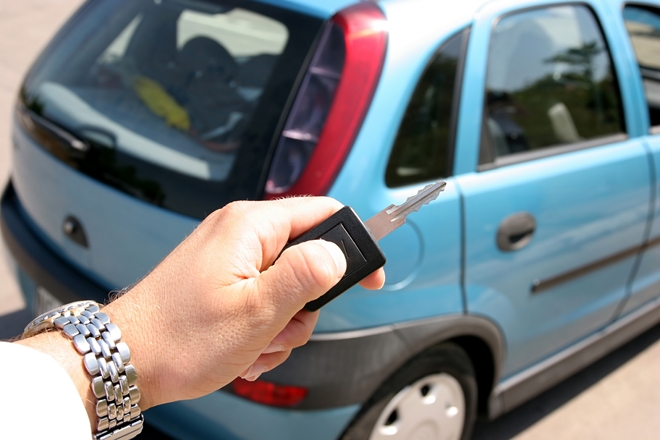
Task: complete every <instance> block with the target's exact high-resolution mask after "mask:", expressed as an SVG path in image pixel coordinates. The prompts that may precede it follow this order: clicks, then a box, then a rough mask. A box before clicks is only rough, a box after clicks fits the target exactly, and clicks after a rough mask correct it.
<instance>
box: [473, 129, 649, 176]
mask: <svg viewBox="0 0 660 440" xmlns="http://www.w3.org/2000/svg"><path fill="white" fill-rule="evenodd" d="M659 128H660V127H659ZM629 138H630V136H628V135H627V134H625V133H619V134H613V135H608V136H602V137H598V138H594V139H589V140H587V141H583V142H576V143H573V144H566V145H556V146H549V147H544V148H541V149H538V150H533V151H525V152H524V153H516V154H510V155H507V156H502V157H498V158H497V159H495V161H493V162H491V163H484V164H481V165H478V166H477V171H479V172H482V171H488V170H492V169H496V168H502V167H505V166H508V165H514V164H518V163H523V162H528V161H532V160H536V159H543V158H546V157H551V156H556V155H559V154H565V153H571V152H573V151H579V150H586V149H588V148H594V147H600V146H603V145H608V144H614V143H617V142H623V141H626V140H628V139H629Z"/></svg>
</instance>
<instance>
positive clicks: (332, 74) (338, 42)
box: [265, 2, 387, 199]
mask: <svg viewBox="0 0 660 440" xmlns="http://www.w3.org/2000/svg"><path fill="white" fill-rule="evenodd" d="M342 36H343V41H342ZM342 45H343V47H341V46H342ZM386 46H387V31H386V30H385V16H384V15H383V13H382V11H381V10H380V9H379V8H378V6H377V5H376V4H374V3H367V2H364V3H359V4H357V5H354V6H351V7H349V8H347V9H344V10H342V11H340V12H338V13H337V14H335V16H334V17H333V18H332V20H331V24H330V26H329V27H328V29H326V32H325V34H324V35H323V37H322V39H321V41H320V44H319V48H318V50H317V53H316V54H315V56H314V59H313V60H312V62H311V64H310V67H309V70H308V72H307V74H306V76H305V78H304V80H303V82H302V84H301V87H300V90H299V92H298V96H297V97H296V100H295V102H294V104H293V106H292V108H291V113H290V114H289V117H288V119H287V122H286V124H285V127H284V130H283V133H282V137H281V139H280V141H279V143H278V146H277V149H276V151H275V155H274V157H273V162H272V164H271V169H270V172H269V175H268V180H267V183H266V192H265V197H266V198H268V199H272V198H275V197H280V196H286V195H297V194H312V195H323V194H325V193H327V192H328V190H329V189H330V186H331V185H332V183H333V181H334V179H335V178H336V177H337V174H338V173H339V169H340V168H341V166H342V165H343V163H344V161H345V160H346V156H347V155H348V152H349V151H350V148H351V146H352V145H353V141H354V140H355V136H356V135H357V132H358V130H359V129H360V125H361V124H362V121H363V119H364V116H365V114H366V112H367V109H368V107H369V103H370V102H371V98H372V97H373V94H374V92H375V89H376V85H377V83H378V79H379V78H380V73H381V70H382V67H383V61H384V59H385V49H386ZM333 95H334V97H333Z"/></svg>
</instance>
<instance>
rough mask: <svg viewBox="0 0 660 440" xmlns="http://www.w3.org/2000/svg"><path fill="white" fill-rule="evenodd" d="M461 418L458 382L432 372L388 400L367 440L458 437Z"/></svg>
mask: <svg viewBox="0 0 660 440" xmlns="http://www.w3.org/2000/svg"><path fill="white" fill-rule="evenodd" d="M464 420H465V397H464V395H463V389H462V388H461V384H460V383H459V382H458V380H456V378H454V377H453V376H451V375H449V374H447V373H440V374H433V375H429V376H426V377H423V378H422V379H419V380H418V381H416V382H414V383H412V384H410V385H408V386H406V387H405V388H403V389H402V390H401V391H399V393H397V395H396V396H394V398H393V399H392V400H390V401H389V402H388V404H387V405H386V406H385V409H384V410H383V411H382V412H381V414H380V416H379V417H378V421H377V422H376V425H375V426H374V428H373V431H372V432H371V436H370V437H369V440H459V439H460V438H461V435H462V433H463V422H464Z"/></svg>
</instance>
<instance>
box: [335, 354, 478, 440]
mask: <svg viewBox="0 0 660 440" xmlns="http://www.w3.org/2000/svg"><path fill="white" fill-rule="evenodd" d="M445 375H448V376H449V377H447V376H445ZM451 378H453V379H451ZM421 379H424V381H426V380H429V381H433V380H435V381H436V382H437V380H438V379H440V380H441V382H443V383H447V384H448V385H451V387H453V389H454V390H456V389H457V388H458V387H455V383H456V382H458V384H459V385H460V390H461V391H462V394H463V399H464V400H463V402H464V412H463V416H464V417H463V426H462V428H461V429H460V431H459V432H458V434H456V432H457V431H456V426H459V425H460V421H459V419H456V421H452V424H453V425H454V427H453V432H454V435H452V436H450V438H452V440H453V439H454V438H455V439H457V440H458V439H460V440H468V439H469V438H470V437H471V435H472V429H473V427H474V423H475V420H476V415H477V381H476V379H475V373H474V367H473V366H472V362H471V361H470V358H469V356H468V355H467V353H465V351H464V350H463V349H462V348H461V347H459V346H458V345H456V344H453V343H450V342H444V343H442V344H438V345H437V346H435V347H432V348H430V349H428V350H427V351H425V352H423V353H421V354H420V355H418V356H416V357H415V358H413V359H411V360H410V361H408V362H407V363H406V364H405V365H404V366H403V367H401V368H400V369H399V370H398V371H397V372H396V373H394V374H393V375H392V376H391V377H390V378H389V379H388V380H386V381H385V382H384V383H383V384H382V385H381V386H380V388H378V390H376V392H375V393H374V395H373V396H372V397H371V398H370V399H369V400H368V401H367V403H365V404H364V406H363V407H362V409H361V410H360V412H359V413H358V414H357V415H356V416H355V418H354V419H353V421H352V422H351V424H350V425H349V426H348V428H346V431H345V432H344V434H343V435H342V436H341V439H342V440H368V439H369V438H370V437H371V435H372V432H373V431H374V428H375V425H376V423H378V424H379V428H378V429H381V427H382V426H383V423H384V424H385V425H388V426H384V427H383V429H387V428H389V424H391V426H392V427H393V428H392V429H395V428H397V427H398V428H400V429H402V431H401V432H403V429H404V428H403V427H402V424H403V423H405V420H397V417H398V416H397V413H396V405H398V402H404V401H403V400H400V399H401V398H402V397H401V396H407V395H409V394H410V395H412V393H418V392H421V396H426V394H424V393H425V390H426V392H429V391H428V390H429V388H428V385H423V384H424V381H421ZM409 385H413V386H409ZM420 385H422V388H419V386H420ZM406 387H408V388H406ZM451 387H450V388H451ZM404 389H406V391H403V390H404ZM395 398H396V399H397V400H393V399H395ZM422 398H424V397H422ZM401 404H404V403H401ZM388 405H389V407H388ZM458 406H460V405H458ZM455 408H456V407H454V409H455ZM386 410H387V412H388V414H385V413H384V411H386ZM456 411H457V410H456ZM457 415H458V414H457ZM442 417H444V415H442V414H440V415H439V416H438V419H437V421H436V422H435V423H436V425H441V424H442V421H443V419H442ZM452 417H453V416H452ZM416 418H417V419H419V417H416ZM383 420H386V421H385V422H383ZM418 421H419V420H418ZM418 421H417V422H418ZM397 423H398V424H399V425H396V424H397ZM415 423H416V422H415ZM430 425H433V423H430ZM428 426H429V424H425V425H424V427H423V428H422V427H421V425H420V428H419V429H424V430H425V432H424V434H420V438H422V437H423V438H424V439H431V438H433V436H436V434H433V432H437V431H433V429H431V428H428ZM408 428H410V427H406V428H405V429H408ZM427 428H428V429H427ZM436 428H437V426H436ZM416 429H417V428H416ZM429 429H431V430H430V431H429ZM429 434H430V435H431V436H429ZM409 436H410V434H408V436H406V438H410V440H414V436H413V437H409ZM438 438H441V439H445V438H447V437H446V436H442V435H440V436H438Z"/></svg>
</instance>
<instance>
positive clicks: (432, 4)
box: [258, 0, 493, 18]
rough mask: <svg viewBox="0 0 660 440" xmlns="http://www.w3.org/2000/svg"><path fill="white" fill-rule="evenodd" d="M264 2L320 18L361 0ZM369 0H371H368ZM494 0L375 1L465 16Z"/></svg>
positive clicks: (265, 0) (261, 0)
mask: <svg viewBox="0 0 660 440" xmlns="http://www.w3.org/2000/svg"><path fill="white" fill-rule="evenodd" d="M258 1H260V2H262V3H269V4H272V5H276V6H280V7H282V8H286V9H293V10H296V11H299V12H303V13H306V14H310V15H314V16H317V17H320V18H328V17H331V16H332V15H333V14H334V13H335V12H337V11H339V10H341V9H344V8H346V7H348V6H351V5H354V4H357V3H360V2H361V0H258ZM362 1H364V0H362ZM367 1H369V0H367ZM491 1H493V0H462V1H460V2H454V3H452V4H451V6H449V7H448V6H447V3H446V2H439V1H437V0H379V1H374V3H379V4H401V5H404V4H405V7H406V8H409V9H413V10H418V11H424V12H441V13H449V14H452V15H457V16H460V17H463V16H465V15H469V16H470V17H471V16H473V15H474V13H475V12H477V11H478V10H479V8H480V7H481V6H483V5H485V4H486V3H489V2H491Z"/></svg>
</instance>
